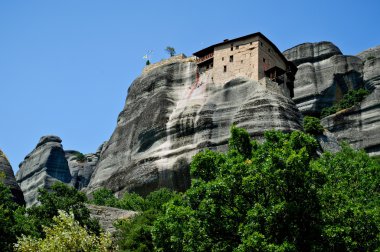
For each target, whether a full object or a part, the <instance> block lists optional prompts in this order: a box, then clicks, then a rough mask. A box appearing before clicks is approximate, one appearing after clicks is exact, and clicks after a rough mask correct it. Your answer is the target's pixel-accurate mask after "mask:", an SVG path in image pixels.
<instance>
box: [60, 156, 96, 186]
mask: <svg viewBox="0 0 380 252" xmlns="http://www.w3.org/2000/svg"><path fill="white" fill-rule="evenodd" d="M78 153H79V152H77V151H65V157H66V159H67V162H68V165H69V169H70V174H71V177H72V179H71V182H70V184H71V185H72V186H74V187H75V188H76V189H78V190H81V189H82V188H84V187H86V186H87V185H88V183H89V182H90V178H91V176H92V173H93V172H94V170H95V167H96V164H97V163H98V160H99V155H100V152H97V153H90V154H85V155H84V157H85V158H84V160H81V161H79V160H78V159H77V155H78Z"/></svg>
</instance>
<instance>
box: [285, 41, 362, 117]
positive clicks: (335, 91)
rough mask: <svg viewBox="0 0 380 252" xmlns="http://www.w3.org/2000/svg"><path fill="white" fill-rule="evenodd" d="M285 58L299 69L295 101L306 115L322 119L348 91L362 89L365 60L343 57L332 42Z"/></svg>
mask: <svg viewBox="0 0 380 252" xmlns="http://www.w3.org/2000/svg"><path fill="white" fill-rule="evenodd" d="M284 55H285V57H286V58H287V59H288V60H290V61H292V62H293V63H295V64H296V65H297V67H298V71H297V73H296V76H295V81H294V98H293V100H294V101H295V103H296V104H297V107H298V109H299V110H300V111H301V112H302V113H303V114H307V115H319V113H320V112H321V110H322V109H323V108H325V107H330V106H332V105H333V103H334V102H335V101H337V100H340V99H341V98H342V97H343V95H344V94H345V93H347V92H348V91H349V90H351V89H357V88H359V87H360V86H362V85H363V62H362V60H361V59H360V58H359V57H355V56H345V55H342V52H341V51H340V50H339V48H338V47H336V46H335V45H334V44H332V43H331V42H318V43H304V44H301V45H297V46H295V47H293V48H290V49H288V50H286V51H284Z"/></svg>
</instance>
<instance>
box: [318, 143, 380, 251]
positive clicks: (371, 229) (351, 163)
mask: <svg viewBox="0 0 380 252" xmlns="http://www.w3.org/2000/svg"><path fill="white" fill-rule="evenodd" d="M313 168H314V169H316V170H319V171H320V172H321V173H323V174H324V177H325V178H326V183H325V184H324V186H323V187H322V188H319V190H318V197H319V201H320V204H321V205H322V206H323V208H322V220H323V222H322V225H321V226H322V238H323V245H324V247H325V250H328V251H375V250H376V249H379V248H380V236H379V233H380V211H379V206H380V165H379V164H378V163H377V162H376V161H375V160H373V159H371V158H370V157H369V156H368V155H367V154H366V153H365V152H364V151H355V150H353V149H351V148H350V147H349V146H348V145H347V144H344V145H343V146H342V151H341V152H339V153H337V154H335V155H333V154H330V153H325V154H323V156H322V157H321V158H320V159H318V160H316V161H315V162H314V164H313Z"/></svg>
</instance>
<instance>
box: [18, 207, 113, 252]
mask: <svg viewBox="0 0 380 252" xmlns="http://www.w3.org/2000/svg"><path fill="white" fill-rule="evenodd" d="M52 220H53V223H54V224H53V225H52V226H51V227H48V226H44V227H43V233H44V237H45V238H43V239H41V238H35V237H30V236H28V237H27V236H22V237H20V238H19V239H18V242H17V244H15V251H18V252H30V251H38V252H52V251H54V252H66V251H81V252H92V251H96V252H107V251H110V249H111V245H112V241H111V237H110V235H109V234H108V235H107V234H104V233H100V234H99V235H98V236H97V235H95V234H93V233H91V232H89V231H88V230H87V229H86V228H85V227H83V226H81V225H80V224H79V222H78V221H76V220H75V219H74V215H73V214H72V213H70V214H68V213H66V212H65V211H62V210H60V211H59V212H58V216H54V217H53V219H52Z"/></svg>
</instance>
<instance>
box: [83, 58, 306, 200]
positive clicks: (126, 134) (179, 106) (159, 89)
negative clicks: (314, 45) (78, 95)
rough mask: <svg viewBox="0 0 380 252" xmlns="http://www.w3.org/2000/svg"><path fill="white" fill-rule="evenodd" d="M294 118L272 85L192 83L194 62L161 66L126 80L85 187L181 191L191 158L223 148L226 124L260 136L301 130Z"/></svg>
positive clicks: (117, 190)
mask: <svg viewBox="0 0 380 252" xmlns="http://www.w3.org/2000/svg"><path fill="white" fill-rule="evenodd" d="M299 120H300V113H299V111H298V110H297V108H296V106H295V104H294V103H293V101H292V100H291V99H290V98H287V97H286V96H285V95H284V94H282V92H281V89H280V88H278V85H277V83H273V82H271V81H268V80H267V81H264V82H255V81H252V80H248V79H234V80H232V81H230V82H228V83H202V82H200V83H197V82H196V65H195V63H193V62H188V61H180V62H176V63H171V64H167V65H164V66H160V67H158V68H155V69H153V70H151V71H149V72H146V73H143V74H142V75H141V76H140V77H139V78H137V79H136V80H135V81H134V82H133V83H132V85H131V87H130V89H129V93H128V97H127V100H126V103H125V106H124V109H123V111H122V112H121V113H120V115H119V117H118V120H117V127H116V129H115V131H114V132H113V134H112V136H111V138H110V140H109V141H108V143H106V144H105V146H104V148H103V152H102V154H101V156H100V159H99V162H98V164H97V167H96V170H95V172H94V174H93V176H92V178H91V181H90V184H89V186H88V189H87V190H88V192H89V193H91V192H92V191H94V190H95V189H97V188H100V187H106V188H109V189H111V190H113V191H114V192H115V193H116V194H117V195H120V194H122V193H123V192H125V191H135V192H138V193H140V194H142V195H144V194H147V193H149V192H150V191H152V190H155V189H157V188H159V187H169V188H173V189H176V190H185V189H186V188H188V187H189V183H190V177H189V167H188V166H189V162H190V159H191V157H192V156H193V155H194V154H195V153H197V152H199V151H200V150H202V149H204V148H212V149H217V150H225V149H226V145H227V141H228V137H229V129H230V126H231V125H232V124H233V123H235V124H236V125H237V126H240V127H244V128H246V129H247V130H248V132H249V133H250V134H251V135H252V136H254V137H261V136H262V135H263V132H264V131H265V130H270V129H278V130H282V131H292V130H296V129H300V128H301V126H300V121H299Z"/></svg>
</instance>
